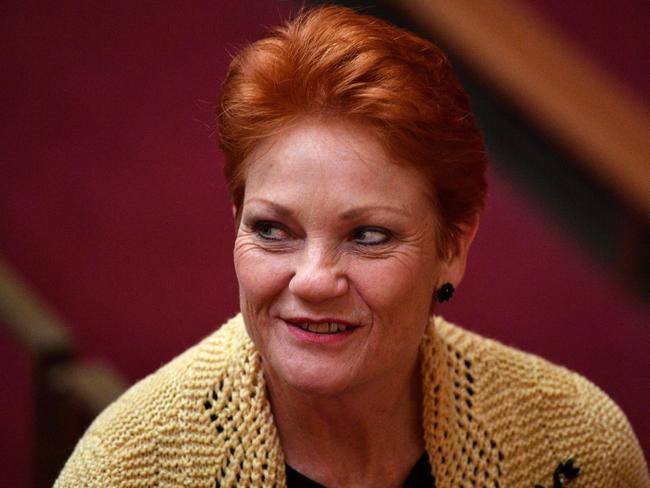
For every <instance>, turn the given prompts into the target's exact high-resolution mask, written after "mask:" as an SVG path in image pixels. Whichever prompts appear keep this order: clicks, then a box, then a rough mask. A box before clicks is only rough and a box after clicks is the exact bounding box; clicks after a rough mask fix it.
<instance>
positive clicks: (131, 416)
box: [55, 314, 650, 488]
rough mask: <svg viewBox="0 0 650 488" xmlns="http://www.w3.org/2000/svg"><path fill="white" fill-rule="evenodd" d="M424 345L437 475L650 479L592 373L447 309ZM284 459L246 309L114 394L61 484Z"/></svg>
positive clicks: (473, 480) (443, 483)
mask: <svg viewBox="0 0 650 488" xmlns="http://www.w3.org/2000/svg"><path fill="white" fill-rule="evenodd" d="M421 354H422V384H423V388H424V409H423V410H424V414H423V424H424V435H425V445H426V450H427V453H428V456H429V461H430V463H431V467H432V471H433V475H434V477H435V480H436V486H437V487H438V488H445V487H452V486H453V487H459V486H460V487H483V486H485V487H497V488H498V487H501V488H509V487H517V488H518V487H522V488H534V487H535V486H536V485H540V486H543V487H545V488H552V487H553V486H554V485H553V472H554V470H555V469H556V468H557V467H558V464H559V463H560V462H566V461H567V460H568V459H569V458H573V460H574V463H575V465H576V466H578V467H579V468H580V473H579V475H578V476H577V478H575V479H574V480H572V481H571V482H570V488H579V487H591V488H593V487H606V488H616V487H620V488H623V487H625V488H648V487H650V480H649V478H648V471H647V466H646V463H645V460H644V458H643V454H642V452H641V448H640V447H639V443H638V441H637V439H636V438H635V436H634V433H633V431H632V429H631V427H630V425H629V423H628V422H627V419H626V418H625V416H624V415H623V413H622V412H621V411H620V410H619V409H618V407H617V406H616V405H615V404H614V403H613V402H612V400H610V399H609V398H608V397H607V396H606V395H605V394H604V393H603V392H602V391H601V390H599V389H598V388H597V387H596V386H594V385H593V384H591V383H590V382H588V381H587V380H585V379H584V378H582V377H581V376H579V375H577V374H575V373H572V372H570V371H568V370H566V369H564V368H561V367H557V366H553V365H551V364H549V363H548V362H546V361H544V360H542V359H540V358H538V357H535V356H532V355H529V354H525V353H523V352H520V351H517V350H515V349H512V348H509V347H506V346H503V345H501V344H499V343H497V342H494V341H491V340H488V339H484V338H482V337H480V336H477V335H475V334H472V333H470V332H467V331H465V330H463V329H461V328H458V327H456V326H454V325H451V324H449V323H447V322H445V321H444V320H443V319H441V318H433V319H432V320H431V323H430V324H429V326H428V327H427V332H426V334H425V337H424V339H423V342H422V347H421ZM284 467H285V464H284V455H283V453H282V448H281V446H280V442H279V439H278V433H277V431H276V428H275V425H274V423H273V415H272V412H271V407H270V404H269V401H268V398H267V392H266V389H265V383H264V377H263V375H262V369H261V361H260V356H259V354H258V353H257V351H256V350H255V348H254V346H253V344H252V343H251V341H250V339H249V338H248V336H247V334H246V331H245V329H244V325H243V321H242V317H241V314H240V315H237V316H236V317H234V318H233V319H231V320H230V321H228V322H227V323H226V324H225V325H224V326H223V327H221V329H219V330H218V331H217V332H215V333H214V334H212V335H211V336H209V337H207V338H206V339H204V340H203V341H202V342H200V343H199V344H198V345H196V346H195V347H193V348H192V349H190V350H188V351H186V352H185V353H184V354H182V355H181V356H179V357H178V358H176V359H175V360H173V361H172V362H171V363H169V364H167V365H166V366H164V367H163V368H161V369H160V370H159V371H158V372H156V373H154V374H152V375H150V376H149V377H147V378H145V379H144V380H142V381H140V382H139V383H137V384H136V385H135V386H133V387H132V388H131V389H130V390H129V391H128V392H126V393H125V394H124V395H123V396H122V397H121V398H120V399H119V400H117V401H116V402H115V403H113V404H112V405H111V406H110V407H108V408H107V409H106V410H105V411H104V412H103V413H102V414H101V415H100V416H99V417H98V418H97V419H96V420H95V422H94V423H93V424H92V425H91V427H90V428H89V429H88V431H87V432H86V434H85V435H84V436H83V438H82V439H81V440H80V441H79V443H78V445H77V447H76V448H75V450H74V453H73V454H72V456H71V457H70V459H69V460H68V462H67V463H66V465H65V467H64V469H63V471H62V472H61V474H60V476H59V478H58V480H57V482H56V483H55V487H57V488H62V487H70V486H73V487H77V486H102V487H127V486H128V487H137V486H147V487H149V486H159V487H163V486H185V487H195V486H196V487H203V486H204V487H214V486H217V487H220V486H223V487H232V486H237V487H239V486H241V487H246V486H265V487H266V486H269V487H271V486H275V487H278V488H280V487H284V486H285V485H286V480H285V471H284ZM556 486H558V485H556ZM559 486H561V485H559Z"/></svg>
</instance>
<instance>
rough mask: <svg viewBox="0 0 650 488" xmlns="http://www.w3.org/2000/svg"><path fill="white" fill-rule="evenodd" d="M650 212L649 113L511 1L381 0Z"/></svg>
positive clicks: (540, 20)
mask: <svg viewBox="0 0 650 488" xmlns="http://www.w3.org/2000/svg"><path fill="white" fill-rule="evenodd" d="M387 3H388V4H390V5H391V6H393V7H394V8H396V9H398V10H399V11H400V12H402V13H403V14H405V15H406V16H408V17H409V18H410V19H411V20H412V21H413V22H414V23H416V24H417V25H418V26H420V27H421V28H422V29H423V30H425V31H428V32H429V33H431V34H432V37H434V38H437V39H439V40H440V41H442V42H443V43H444V44H445V45H446V47H447V48H448V49H451V50H452V51H453V52H454V53H455V54H456V55H457V56H459V57H460V58H461V59H463V60H464V62H465V63H466V64H467V65H470V66H471V67H472V70H473V71H476V72H477V74H478V75H479V76H481V78H482V79H484V80H487V81H488V82H489V83H491V84H492V85H493V87H494V88H496V90H497V91H498V92H500V93H501V94H502V95H504V96H505V97H506V98H507V99H508V100H510V101H511V102H513V103H514V104H515V105H516V106H517V108H518V109H519V110H521V111H522V112H524V113H525V114H526V115H527V116H528V117H529V118H530V119H532V120H533V122H534V123H536V124H537V125H538V126H539V127H540V128H541V129H542V130H544V132H546V133H547V134H548V135H550V136H551V137H552V138H553V139H555V140H556V141H557V142H559V143H560V144H561V145H562V146H564V147H565V148H567V149H568V150H569V151H570V152H571V153H573V154H574V155H575V156H577V157H576V159H577V160H578V161H581V162H582V163H584V164H585V165H586V166H587V168H588V169H589V170H590V171H591V172H592V173H594V174H596V175H597V176H598V177H599V178H600V179H601V181H602V182H604V183H605V184H606V185H608V186H609V187H610V189H611V190H613V192H614V193H616V194H618V195H619V197H620V198H621V199H622V200H623V201H626V202H627V203H628V204H629V205H630V206H631V207H632V208H634V209H636V211H637V212H638V213H640V214H641V215H643V216H645V218H647V217H650V191H649V188H650V115H649V114H648V112H647V110H646V109H645V108H644V106H643V104H642V103H641V102H640V101H639V100H635V99H634V98H633V97H632V95H631V94H630V93H629V92H628V91H626V90H625V89H624V88H623V87H622V86H621V85H620V84H619V83H617V82H616V81H615V80H613V79H612V78H610V77H609V76H608V75H607V74H606V73H605V72H604V70H602V69H599V68H598V67H597V66H596V65H595V64H594V63H592V62H591V61H590V59H589V58H588V57H587V56H585V55H583V54H582V53H581V52H580V51H579V50H578V49H577V48H576V47H575V46H574V44H573V43H572V42H571V41H569V40H567V39H566V38H565V37H564V36H563V35H562V33H560V32H558V30H556V29H554V28H553V26H551V25H550V24H549V23H548V22H546V21H545V20H544V19H543V18H541V16H540V15H539V14H538V13H537V12H535V11H534V10H532V9H531V8H527V7H526V6H525V5H523V4H522V3H520V2H517V1H516V0H498V1H494V0H387Z"/></svg>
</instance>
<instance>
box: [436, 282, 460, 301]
mask: <svg viewBox="0 0 650 488" xmlns="http://www.w3.org/2000/svg"><path fill="white" fill-rule="evenodd" d="M454 291H456V289H455V288H454V285H452V284H451V283H445V284H444V285H442V286H441V287H440V288H438V290H437V291H436V296H437V298H438V303H442V302H446V301H447V300H449V299H450V298H451V297H453V296H454Z"/></svg>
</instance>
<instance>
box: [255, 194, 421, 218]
mask: <svg viewBox="0 0 650 488" xmlns="http://www.w3.org/2000/svg"><path fill="white" fill-rule="evenodd" d="M246 203H261V204H264V205H266V206H269V207H271V209H272V210H273V212H274V213H276V214H277V215H278V216H279V217H285V218H289V217H293V216H294V212H293V210H291V209H290V208H287V207H285V206H284V205H280V204H279V203H276V202H272V201H271V200H267V199H265V198H259V197H255V198H251V199H250V200H247V201H246V202H244V206H246ZM376 210H383V211H386V212H390V213H394V214H397V215H400V216H402V217H406V216H408V212H406V211H405V210H403V209H402V208H399V207H391V206H388V205H366V206H362V207H355V208H351V209H349V210H346V211H345V212H343V213H342V214H341V215H340V219H341V220H353V219H355V218H357V217H359V216H360V215H363V214H364V213H368V212H371V211H376Z"/></svg>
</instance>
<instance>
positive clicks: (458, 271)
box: [436, 214, 480, 289]
mask: <svg viewBox="0 0 650 488" xmlns="http://www.w3.org/2000/svg"><path fill="white" fill-rule="evenodd" d="M479 221H480V217H479V215H478V214H477V215H476V216H475V217H474V219H473V220H472V221H471V222H469V223H467V224H463V225H462V226H461V231H462V233H461V235H460V237H459V238H458V252H457V253H456V254H454V255H453V256H450V257H449V259H448V260H447V261H446V262H445V263H444V264H443V269H442V272H441V273H440V278H439V283H438V284H437V286H436V289H438V288H440V287H441V286H442V285H443V284H445V283H451V284H452V285H453V286H454V288H458V285H460V282H461V281H463V276H464V275H465V267H466V266H467V256H468V255H469V248H470V247H471V246H472V242H473V241H474V237H476V232H477V231H478V227H479Z"/></svg>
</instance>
